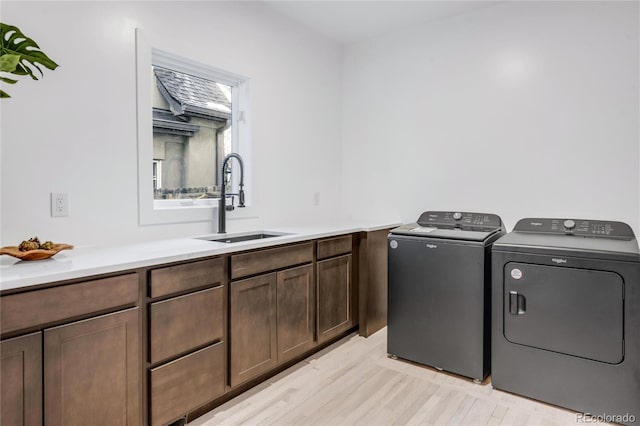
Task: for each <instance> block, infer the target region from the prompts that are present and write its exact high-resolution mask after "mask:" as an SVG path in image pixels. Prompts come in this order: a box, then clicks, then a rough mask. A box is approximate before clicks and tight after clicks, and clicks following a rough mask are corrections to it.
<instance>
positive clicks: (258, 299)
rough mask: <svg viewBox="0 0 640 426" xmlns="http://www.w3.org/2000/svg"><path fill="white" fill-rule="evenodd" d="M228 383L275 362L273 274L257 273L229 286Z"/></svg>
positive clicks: (237, 382) (262, 370) (272, 365)
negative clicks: (229, 380)
mask: <svg viewBox="0 0 640 426" xmlns="http://www.w3.org/2000/svg"><path fill="white" fill-rule="evenodd" d="M229 292H230V295H229V297H230V317H229V329H230V336H229V341H230V346H231V360H230V363H231V366H230V367H231V368H230V370H231V372H230V379H231V386H236V385H239V384H241V383H244V382H246V381H247V380H249V379H252V378H254V377H257V376H259V375H260V374H262V373H265V372H267V371H269V370H270V369H272V368H273V367H275V366H276V365H277V354H276V344H277V341H276V332H277V329H276V274H275V273H274V274H266V275H260V276H257V277H254V278H249V279H246V280H241V281H236V282H232V283H231V285H230V289H229Z"/></svg>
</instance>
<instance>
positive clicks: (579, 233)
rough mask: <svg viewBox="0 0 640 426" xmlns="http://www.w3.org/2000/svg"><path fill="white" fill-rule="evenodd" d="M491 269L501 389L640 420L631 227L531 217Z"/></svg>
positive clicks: (638, 276) (500, 247)
mask: <svg viewBox="0 0 640 426" xmlns="http://www.w3.org/2000/svg"><path fill="white" fill-rule="evenodd" d="M492 270H493V272H492V365H491V380H492V384H493V387H494V388H497V389H502V390H505V391H509V392H512V393H516V394H520V395H524V396H527V397H530V398H534V399H538V400H541V401H545V402H549V403H551V404H555V405H559V406H562V407H566V408H569V409H572V410H575V411H578V412H581V413H587V414H589V415H591V416H602V417H600V419H603V420H605V421H610V422H615V423H633V422H634V421H640V251H639V250H638V242H637V240H636V238H635V235H634V233H633V231H632V230H631V228H630V227H629V225H627V224H625V223H621V222H612V221H603V220H578V219H548V218H543V219H540V218H527V219H522V220H520V221H518V223H517V224H516V226H515V228H514V229H513V231H512V232H511V233H509V234H507V235H505V236H503V237H502V238H500V239H499V240H498V241H496V242H495V244H494V245H493V249H492ZM607 416H608V417H607ZM583 418H584V417H583ZM592 418H593V417H592ZM596 418H597V417H596Z"/></svg>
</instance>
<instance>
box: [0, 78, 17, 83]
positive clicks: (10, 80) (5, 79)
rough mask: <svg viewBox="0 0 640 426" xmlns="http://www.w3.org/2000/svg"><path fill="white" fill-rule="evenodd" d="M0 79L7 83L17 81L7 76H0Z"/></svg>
mask: <svg viewBox="0 0 640 426" xmlns="http://www.w3.org/2000/svg"><path fill="white" fill-rule="evenodd" d="M0 81H2V82H3V83H7V84H16V83H17V82H18V80H13V79H11V78H7V77H0Z"/></svg>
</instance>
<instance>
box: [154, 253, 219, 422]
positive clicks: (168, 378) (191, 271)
mask: <svg viewBox="0 0 640 426" xmlns="http://www.w3.org/2000/svg"><path fill="white" fill-rule="evenodd" d="M226 273H227V266H226V259H225V258H224V257H215V258H211V259H206V260H199V261H195V262H187V263H180V264H177V265H172V266H165V267H161V268H157V269H153V270H151V271H150V273H149V279H150V281H149V296H150V297H151V300H150V303H149V304H148V305H147V306H148V318H149V334H148V339H149V353H148V359H147V361H148V362H149V364H148V367H149V370H148V372H149V373H148V374H149V376H148V377H149V390H150V392H149V396H148V398H149V402H150V406H151V409H150V415H151V418H150V423H151V425H153V426H156V425H166V424H169V423H171V422H173V421H175V420H178V419H180V418H182V417H184V416H185V415H187V414H188V413H189V412H192V411H193V410H195V409H198V408H199V407H200V406H202V405H204V404H207V403H209V402H211V401H212V400H214V399H216V398H218V397H219V396H221V395H223V394H224V393H225V391H226V368H227V356H226V352H227V346H226V345H227V343H226V340H227V339H226V335H227V332H226V329H227V322H226V316H227V310H226V309H227V301H226V300H227V293H226V291H227V285H226V283H227V277H226ZM185 292H186V294H185ZM160 298H162V299H160Z"/></svg>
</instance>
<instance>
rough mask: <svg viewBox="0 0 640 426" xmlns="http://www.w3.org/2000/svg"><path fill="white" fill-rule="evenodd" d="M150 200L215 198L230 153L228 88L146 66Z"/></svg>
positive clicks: (229, 90)
mask: <svg viewBox="0 0 640 426" xmlns="http://www.w3.org/2000/svg"><path fill="white" fill-rule="evenodd" d="M152 72H153V81H154V88H153V103H152V106H153V162H154V175H153V182H154V187H153V188H154V199H156V200H159V199H194V198H215V197H217V196H218V195H219V192H220V184H221V182H219V180H220V177H219V169H218V167H219V165H220V163H221V161H222V159H223V158H224V156H225V155H226V154H228V153H229V152H231V142H232V140H231V134H232V133H231V112H232V96H231V93H232V88H231V87H230V86H227V85H224V84H221V83H219V82H216V81H212V80H208V79H204V78H201V77H195V76H193V75H189V74H186V73H183V72H179V71H176V70H170V69H166V68H162V67H157V66H154V67H152Z"/></svg>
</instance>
